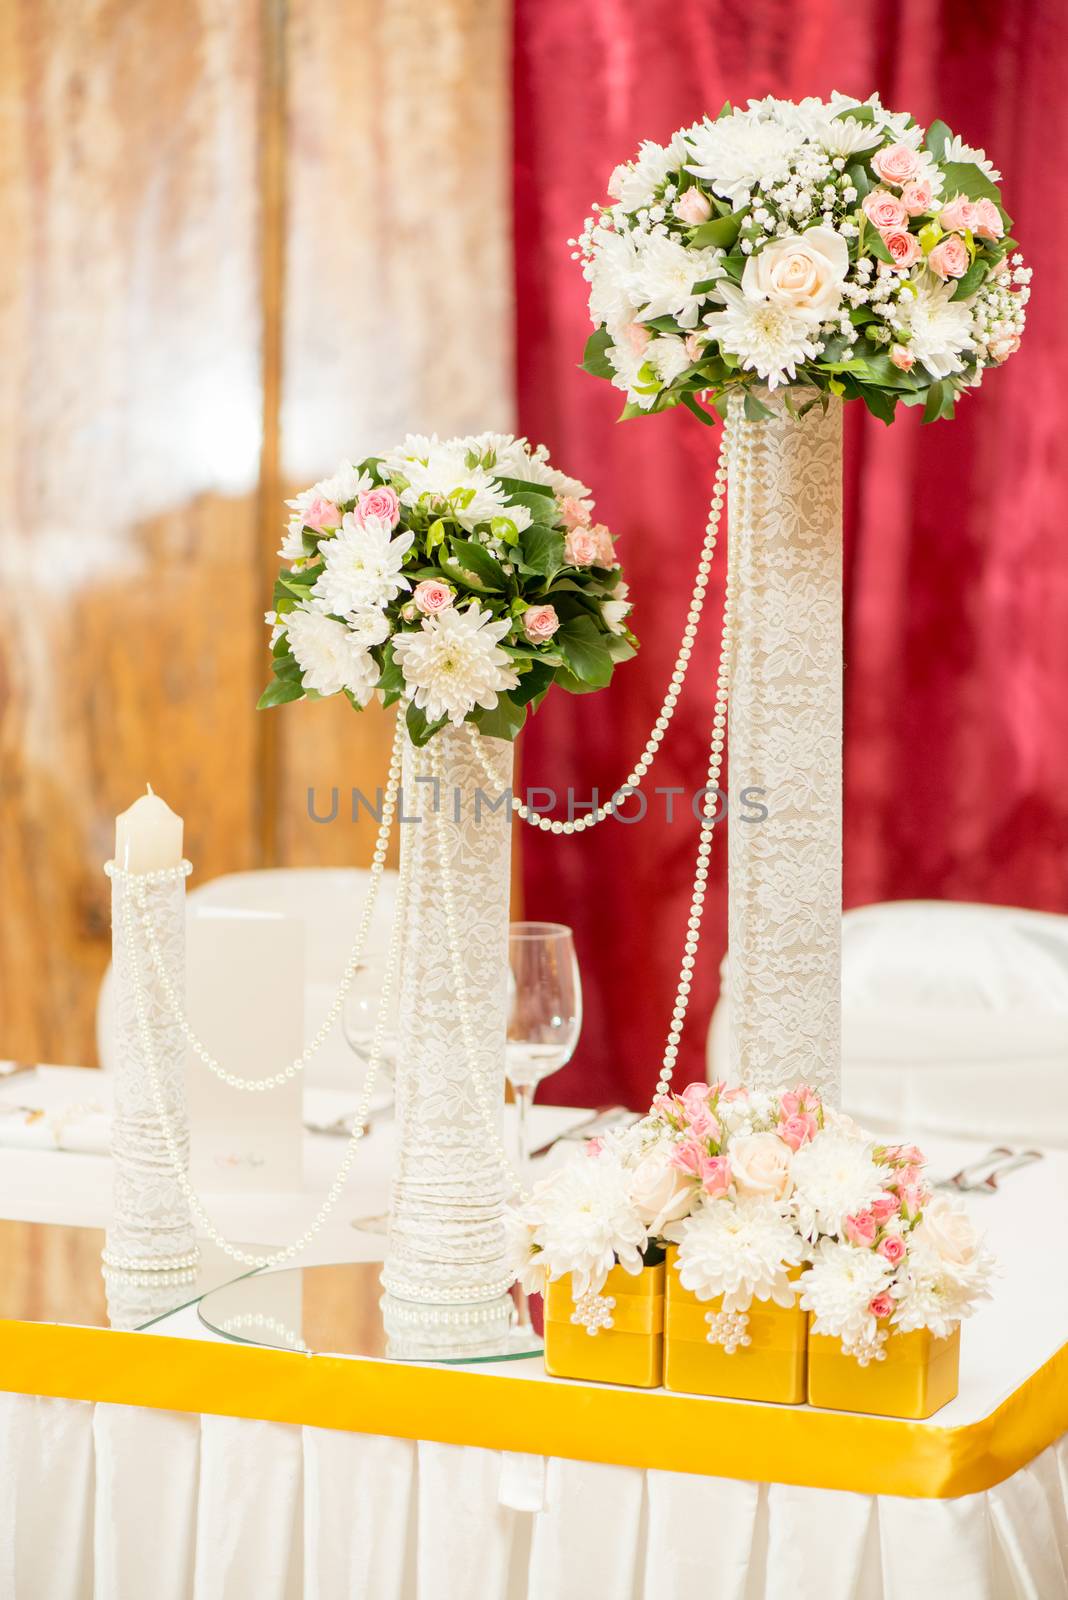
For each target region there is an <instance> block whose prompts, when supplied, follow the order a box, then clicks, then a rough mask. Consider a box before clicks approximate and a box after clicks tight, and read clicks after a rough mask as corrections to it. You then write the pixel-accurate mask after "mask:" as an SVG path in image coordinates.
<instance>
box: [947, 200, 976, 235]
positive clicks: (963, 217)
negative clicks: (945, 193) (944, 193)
mask: <svg viewBox="0 0 1068 1600" xmlns="http://www.w3.org/2000/svg"><path fill="white" fill-rule="evenodd" d="M938 220H939V222H940V223H941V224H942V226H943V228H944V229H945V231H946V232H947V233H964V232H965V230H966V229H969V228H970V229H971V231H972V232H973V233H974V232H975V225H976V223H977V222H978V221H979V212H978V210H977V208H976V206H975V205H974V204H973V203H972V201H971V200H969V199H968V197H967V195H963V194H958V195H954V197H953V199H952V200H951V201H950V202H949V204H948V205H947V206H943V207H942V209H941V211H940V212H939V213H938Z"/></svg>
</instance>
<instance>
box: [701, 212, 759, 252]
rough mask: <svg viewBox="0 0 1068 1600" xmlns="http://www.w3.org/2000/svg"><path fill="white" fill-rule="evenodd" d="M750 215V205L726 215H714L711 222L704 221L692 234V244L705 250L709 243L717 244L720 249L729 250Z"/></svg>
mask: <svg viewBox="0 0 1068 1600" xmlns="http://www.w3.org/2000/svg"><path fill="white" fill-rule="evenodd" d="M748 215H749V207H748V206H745V207H743V209H742V210H741V211H731V212H730V213H729V214H728V215H727V216H725V217H713V218H712V219H711V221H709V222H702V223H700V224H699V226H698V227H696V228H695V229H694V230H693V232H692V233H691V235H690V244H691V245H692V246H693V247H694V248H695V249H698V250H703V249H704V248H705V247H706V246H708V245H716V246H717V248H718V249H720V250H729V249H730V248H731V246H732V245H733V244H734V241H735V239H737V237H738V235H739V233H741V231H742V223H743V221H744V220H745V218H746V217H747V216H748Z"/></svg>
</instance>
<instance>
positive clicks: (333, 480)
mask: <svg viewBox="0 0 1068 1600" xmlns="http://www.w3.org/2000/svg"><path fill="white" fill-rule="evenodd" d="M373 487H374V484H373V482H372V479H371V475H370V473H368V472H361V471H360V470H359V468H358V467H354V466H353V465H352V463H351V461H343V462H342V463H341V465H340V466H339V467H338V468H337V471H336V472H332V473H331V474H330V476H329V478H321V479H320V480H319V482H318V483H317V484H316V485H315V487H314V488H313V489H311V490H310V491H309V493H310V494H312V495H321V496H322V498H323V499H324V500H332V501H333V502H334V504H335V505H336V506H340V505H345V504H346V503H347V502H348V501H349V500H355V499H356V498H357V496H358V495H361V494H366V493H367V491H368V489H371V488H373ZM290 504H292V501H290Z"/></svg>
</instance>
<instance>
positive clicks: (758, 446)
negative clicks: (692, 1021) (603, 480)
mask: <svg viewBox="0 0 1068 1600" xmlns="http://www.w3.org/2000/svg"><path fill="white" fill-rule="evenodd" d="M768 403H769V404H770V405H771V407H772V409H773V411H774V412H775V415H774V417H773V418H771V419H769V420H766V421H761V422H751V423H746V424H745V425H744V426H745V427H746V429H748V430H749V444H750V446H751V448H750V450H749V451H743V452H742V453H741V457H740V459H742V460H745V459H748V460H749V461H750V462H751V469H750V474H749V482H748V485H747V486H746V487H745V488H744V490H743V492H742V493H737V492H736V490H737V489H738V488H739V487H740V486H739V485H736V484H735V482H733V481H732V482H731V485H730V489H731V494H730V507H731V511H730V559H731V562H732V567H733V571H734V574H735V594H736V597H737V598H736V603H737V607H738V628H737V635H736V639H737V642H736V645H735V651H734V657H733V660H732V664H731V668H732V670H731V699H730V724H729V750H730V781H729V794H730V819H731V823H730V828H729V830H728V833H729V847H728V859H729V869H730V888H729V943H730V960H729V988H728V995H729V1006H730V1017H731V1055H732V1069H733V1073H734V1075H735V1076H736V1077H737V1078H738V1079H739V1080H740V1081H742V1082H744V1083H747V1084H749V1085H751V1086H753V1087H757V1088H772V1087H775V1086H778V1085H783V1084H789V1083H794V1082H798V1081H801V1080H805V1081H806V1082H808V1083H811V1084H814V1085H815V1086H816V1087H818V1088H819V1089H820V1091H821V1092H822V1093H823V1095H824V1096H825V1097H826V1098H827V1099H829V1100H830V1101H831V1103H832V1104H834V1103H837V1101H838V1100H839V1098H840V1073H841V1059H840V1058H841V1038H840V1035H841V912H842V406H841V402H840V401H837V400H834V401H832V402H831V405H830V408H829V410H828V411H827V412H826V414H824V412H823V411H822V410H821V408H820V407H819V406H814V407H813V408H812V410H811V411H809V412H808V413H807V414H806V415H805V416H804V417H802V418H800V419H797V418H794V417H791V416H790V415H789V414H788V413H787V411H786V409H785V406H784V403H783V400H782V397H781V395H780V396H773V397H772V398H771V399H770V400H769V401H768ZM732 470H733V469H732ZM753 788H759V789H763V790H764V791H765V792H764V794H763V796H761V797H760V799H761V801H762V803H763V804H764V805H765V806H767V808H768V816H767V818H766V819H765V820H764V821H762V822H746V821H744V820H740V819H741V818H742V815H743V812H744V810H745V802H744V801H743V799H742V794H743V791H745V790H747V789H750V790H751V789H753ZM750 809H751V808H750Z"/></svg>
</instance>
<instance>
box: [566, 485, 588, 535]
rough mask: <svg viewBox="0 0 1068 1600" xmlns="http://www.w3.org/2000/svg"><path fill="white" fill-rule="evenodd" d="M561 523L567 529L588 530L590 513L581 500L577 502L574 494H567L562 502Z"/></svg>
mask: <svg viewBox="0 0 1068 1600" xmlns="http://www.w3.org/2000/svg"><path fill="white" fill-rule="evenodd" d="M560 521H561V522H562V523H563V525H564V527H565V528H567V529H571V528H588V527H589V525H590V511H589V507H588V506H584V505H583V503H582V501H581V500H576V499H575V496H574V495H573V494H565V495H564V497H563V499H562V500H561V501H560Z"/></svg>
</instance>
